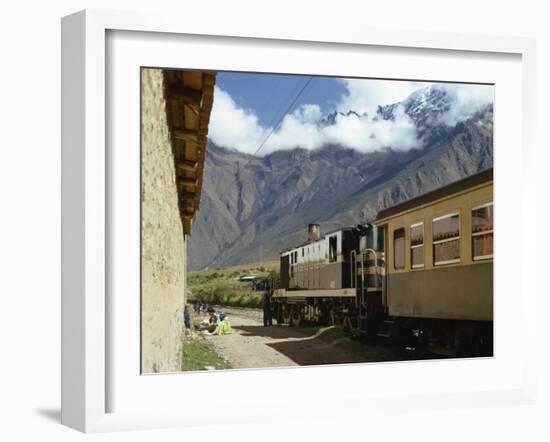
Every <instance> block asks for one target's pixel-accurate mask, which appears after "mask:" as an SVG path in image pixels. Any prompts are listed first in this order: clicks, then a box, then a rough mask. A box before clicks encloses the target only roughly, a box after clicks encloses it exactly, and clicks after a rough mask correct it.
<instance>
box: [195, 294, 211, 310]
mask: <svg viewBox="0 0 550 442" xmlns="http://www.w3.org/2000/svg"><path fill="white" fill-rule="evenodd" d="M209 307H210V306H209V305H208V302H202V300H201V298H199V297H198V296H197V297H196V298H195V302H194V303H193V310H194V311H195V313H196V314H199V313H201V312H203V313H207V312H208V308H209Z"/></svg>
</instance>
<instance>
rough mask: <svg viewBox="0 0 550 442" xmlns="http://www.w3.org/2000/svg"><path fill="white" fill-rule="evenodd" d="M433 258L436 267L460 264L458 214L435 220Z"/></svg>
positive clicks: (433, 226) (433, 227)
mask: <svg viewBox="0 0 550 442" xmlns="http://www.w3.org/2000/svg"><path fill="white" fill-rule="evenodd" d="M432 231H433V257H434V265H443V264H453V263H456V262H460V216H459V214H458V213H451V214H449V215H445V216H441V217H439V218H434V219H433V221H432Z"/></svg>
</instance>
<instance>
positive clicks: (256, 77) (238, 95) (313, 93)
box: [209, 72, 494, 155]
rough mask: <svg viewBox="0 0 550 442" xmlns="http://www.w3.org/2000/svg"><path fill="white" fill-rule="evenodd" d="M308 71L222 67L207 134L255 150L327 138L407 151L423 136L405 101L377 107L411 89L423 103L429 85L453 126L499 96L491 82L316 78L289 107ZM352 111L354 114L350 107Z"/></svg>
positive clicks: (306, 145)
mask: <svg viewBox="0 0 550 442" xmlns="http://www.w3.org/2000/svg"><path fill="white" fill-rule="evenodd" d="M309 78H310V77H308V76H297V75H275V74H252V73H225V72H220V73H218V76H217V81H216V87H215V90H214V105H213V108H212V114H211V117H210V125H209V138H210V140H211V141H213V142H214V143H215V144H217V145H218V146H221V147H225V148H228V149H235V150H238V151H241V152H245V153H250V154H256V153H257V154H258V155H266V154H269V153H271V152H273V151H275V150H282V149H294V148H297V147H300V148H303V149H317V148H320V147H322V146H324V145H327V144H332V145H340V146H343V147H348V148H352V149H356V150H358V151H361V152H373V151H377V150H381V149H386V148H391V149H394V150H409V149H414V148H421V147H422V146H423V141H422V139H421V138H420V136H419V134H418V132H417V128H416V126H415V124H414V122H413V121H412V120H411V118H410V117H409V116H408V115H407V114H406V113H405V110H404V109H405V108H404V106H403V105H398V106H397V107H396V108H395V110H394V113H393V118H392V119H391V120H384V119H380V118H377V115H376V111H377V109H378V106H384V105H388V104H394V103H401V102H403V101H404V100H406V99H407V98H408V97H409V96H410V95H411V94H413V93H416V95H415V97H417V98H418V97H420V100H419V101H418V102H419V103H421V105H422V106H423V105H424V104H425V103H428V101H429V99H428V96H429V92H430V91H431V90H433V89H437V90H441V91H442V92H444V95H445V97H447V99H448V102H447V103H446V104H449V108H448V109H447V110H445V111H442V112H441V115H439V120H438V121H437V122H436V123H437V124H446V125H448V126H454V125H456V124H457V123H458V122H461V121H465V120H466V119H468V118H469V117H470V116H472V115H473V114H474V113H476V112H478V111H479V110H481V109H482V108H483V107H484V106H486V105H487V104H489V103H492V102H493V98H494V88H493V86H483V85H471V84H458V83H455V84H449V83H447V84H444V83H428V82H424V83H423V82H412V81H408V80H380V79H376V80H375V79H349V78H331V77H313V80H312V81H311V82H310V83H309V84H308V85H307V87H306V88H305V89H304V91H303V93H302V94H301V95H300V96H299V99H298V101H297V102H296V103H295V104H294V106H292V108H291V109H290V111H289V112H288V113H286V114H285V111H286V110H287V108H288V107H289V105H290V104H291V103H292V102H293V101H294V99H295V98H296V97H297V96H298V94H299V92H300V90H301V89H302V88H303V87H304V85H306V84H307V81H308V79H309ZM437 95H440V94H437ZM422 98H425V100H423V99H422ZM334 111H338V112H340V113H341V114H339V115H337V116H336V119H335V121H334V123H333V124H331V125H326V124H319V123H320V122H321V121H322V120H323V118H324V117H326V115H327V114H329V113H332V112H334ZM348 111H354V112H355V113H350V114H348ZM283 116H284V118H283V120H282V121H281V124H280V125H277V123H278V122H279V119H280V118H282V117H283ZM260 147H261V149H260V150H258V149H259V148H260ZM258 152H259V153H258Z"/></svg>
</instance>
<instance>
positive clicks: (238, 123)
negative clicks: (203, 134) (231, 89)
mask: <svg viewBox="0 0 550 442" xmlns="http://www.w3.org/2000/svg"><path fill="white" fill-rule="evenodd" d="M265 136H266V129H264V128H263V127H262V126H261V125H260V124H259V123H258V116H257V115H256V114H255V113H254V111H252V110H248V109H243V108H239V107H237V105H236V103H235V101H234V100H233V98H231V95H229V94H228V93H227V92H225V91H224V90H222V89H220V88H219V87H218V86H216V88H215V90H214V106H213V108H212V114H211V115H210V124H209V128H208V137H209V138H210V139H211V140H212V141H213V142H214V143H216V144H217V145H218V146H221V147H226V148H229V149H236V150H239V151H241V152H245V153H254V152H255V151H256V149H257V148H258V146H259V144H260V142H261V140H262V139H263V138H264V137H265Z"/></svg>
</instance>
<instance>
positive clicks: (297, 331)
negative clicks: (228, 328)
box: [233, 325, 318, 339]
mask: <svg viewBox="0 0 550 442" xmlns="http://www.w3.org/2000/svg"><path fill="white" fill-rule="evenodd" d="M233 328H234V329H235V330H239V331H240V332H241V334H242V335H243V336H261V337H267V338H273V339H286V338H308V337H312V336H314V335H315V333H317V330H318V328H313V327H308V328H298V327H289V326H285V325H281V326H272V327H264V326H262V325H235V326H233Z"/></svg>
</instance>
